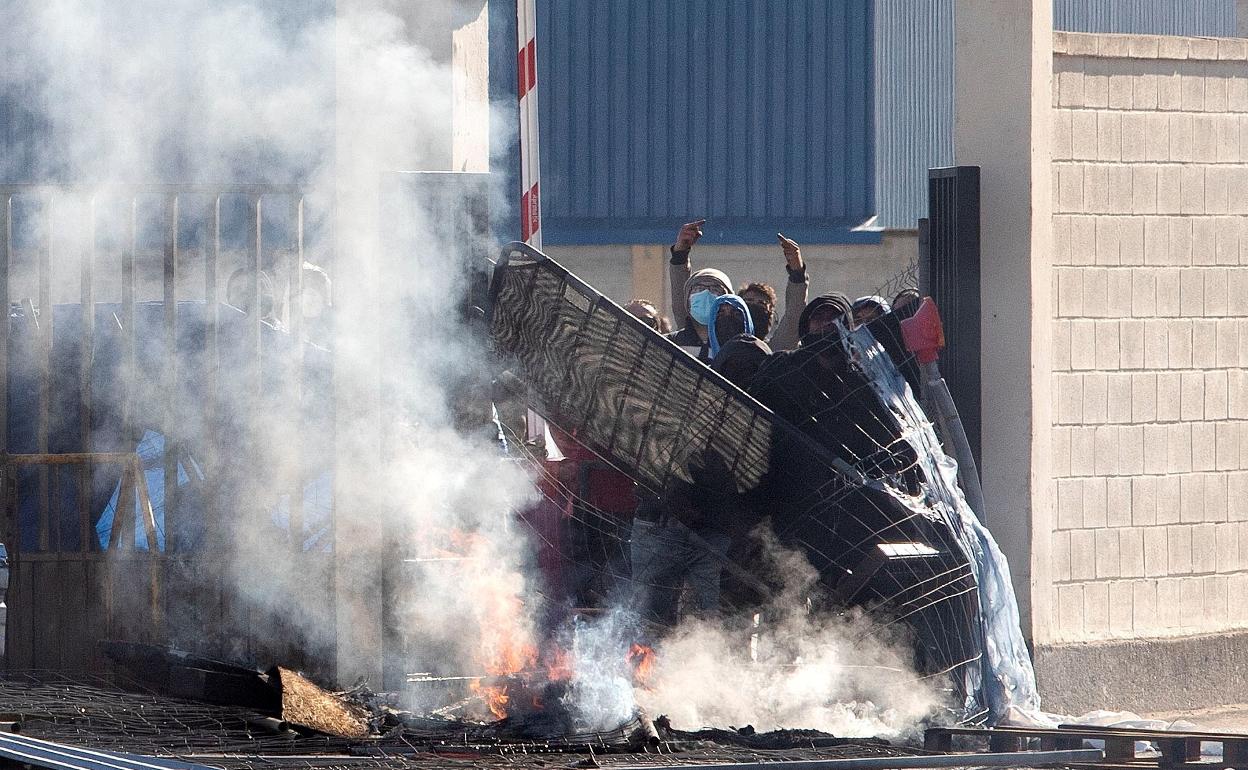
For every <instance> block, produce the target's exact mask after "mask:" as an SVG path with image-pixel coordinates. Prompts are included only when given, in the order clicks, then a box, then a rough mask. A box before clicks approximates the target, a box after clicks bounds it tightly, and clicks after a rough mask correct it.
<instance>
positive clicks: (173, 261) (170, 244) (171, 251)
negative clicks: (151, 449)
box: [140, 193, 182, 554]
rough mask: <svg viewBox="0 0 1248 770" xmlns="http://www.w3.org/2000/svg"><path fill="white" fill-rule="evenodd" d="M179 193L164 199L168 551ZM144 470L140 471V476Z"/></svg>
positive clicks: (169, 542) (174, 464)
mask: <svg viewBox="0 0 1248 770" xmlns="http://www.w3.org/2000/svg"><path fill="white" fill-rule="evenodd" d="M177 295H178V196H177V194H176V193H175V194H172V195H169V196H168V197H166V199H165V251H164V292H163V309H164V319H163V320H164V339H165V351H164V352H165V360H164V362H163V367H162V374H163V376H162V386H163V390H164V404H162V407H163V408H162V413H161V418H162V419H161V422H162V423H163V428H162V430H161V432H162V433H164V434H165V452H164V466H165V550H167V551H171V550H173V540H174V539H173V537H172V533H173V531H174V528H175V527H174V522H175V520H176V519H177V516H178V513H179V511H178V508H179V502H180V501H181V495H180V494H179V493H178V455H179V454H180V450H181V443H182V442H181V439H180V437H179V436H178V435H175V432H176V431H177V428H176V425H177V398H178V296H177ZM141 474H142V471H141V470H140V475H141ZM147 547H148V549H149V551H150V552H151V553H153V554H155V553H157V551H158V549H157V544H156V542H155V541H154V540H152V541H149V542H148V546H147Z"/></svg>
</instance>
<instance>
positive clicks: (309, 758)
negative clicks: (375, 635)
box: [0, 671, 913, 770]
mask: <svg viewBox="0 0 1248 770" xmlns="http://www.w3.org/2000/svg"><path fill="white" fill-rule="evenodd" d="M0 708H2V709H3V710H4V711H3V716H4V718H6V719H12V720H16V721H21V723H22V732H23V734H24V735H28V736H30V737H34V738H42V739H46V740H53V741H58V742H62V743H66V744H69V745H77V746H82V747H84V748H91V749H96V750H103V751H118V752H125V753H132V754H145V755H150V756H162V757H172V758H177V759H180V760H184V761H188V762H194V763H197V764H202V765H209V766H213V767H221V768H227V769H228V770H262V769H263V768H317V769H318V770H332V769H334V768H343V769H344V770H346V769H347V768H394V770H406V768H413V769H416V768H426V767H453V766H458V765H460V764H462V765H463V766H465V767H481V766H504V765H505V766H509V767H516V766H543V765H548V764H549V762H550V755H552V754H554V755H558V754H592V755H594V756H595V757H597V761H599V762H601V763H603V764H628V765H632V766H638V765H653V766H662V765H664V764H674V763H677V762H699V761H701V762H710V761H715V760H719V761H723V760H725V759H732V760H734V761H740V760H759V759H764V758H766V759H796V758H812V757H824V758H826V757H834V756H890V755H898V754H903V753H913V752H911V751H905V750H901V749H897V748H894V747H891V746H888V745H887V744H886V743H884V742H881V741H871V740H866V741H851V740H843V739H836V738H833V737H832V736H829V735H827V734H824V733H818V732H815V731H778V732H775V733H764V734H758V735H754V734H753V733H752V732H749V731H746V732H741V733H737V732H734V731H726V730H716V731H700V732H698V733H684V732H680V731H675V730H671V729H669V728H666V726H664V729H663V732H662V738H663V743H662V746H661V748H659V749H657V750H656V749H655V748H653V747H650V748H649V749H648V752H649V753H643V754H638V753H633V752H634V751H635V750H637V749H638V748H639V746H640V745H641V744H639V742H638V740H637V730H638V729H639V728H640V726H641V723H640V721H639V720H640V719H641V718H642V717H641V716H640V715H638V716H636V717H634V718H633V719H631V720H629V721H626V722H625V723H623V724H621V725H620V726H619V727H618V728H616V729H614V730H609V731H605V732H595V733H580V734H568V735H560V736H550V737H547V738H532V737H529V738H521V737H516V735H515V731H516V729H517V726H516V725H515V724H511V725H509V724H507V723H506V721H504V722H501V723H493V724H482V723H474V722H465V721H459V720H450V719H437V718H429V717H416V716H412V715H406V714H405V715H396V714H390V715H389V718H388V719H387V720H386V725H384V732H383V734H382V735H381V736H380V737H378V738H374V739H368V740H345V739H338V738H332V737H329V736H324V735H307V734H300V733H294V732H286V733H284V734H281V735H276V734H273V732H272V729H273V728H272V724H273V721H272V720H269V721H265V720H264V718H263V717H264V715H262V714H259V713H257V712H254V711H249V710H246V709H238V708H231V707H226V706H213V705H208V704H203V703H195V702H192V701H187V700H182V699H177V698H170V697H166V696H162V695H159V694H157V693H154V692H152V691H151V690H148V689H146V688H144V687H143V686H141V685H140V684H138V683H136V682H133V681H131V680H125V679H118V678H114V679H113V680H110V679H107V678H105V677H102V676H99V675H96V674H90V673H66V672H51V671H24V672H13V673H9V674H5V675H3V676H0ZM656 751H657V753H655V752H656ZM673 752H675V753H673Z"/></svg>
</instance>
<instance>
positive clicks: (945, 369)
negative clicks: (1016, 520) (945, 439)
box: [919, 166, 983, 467]
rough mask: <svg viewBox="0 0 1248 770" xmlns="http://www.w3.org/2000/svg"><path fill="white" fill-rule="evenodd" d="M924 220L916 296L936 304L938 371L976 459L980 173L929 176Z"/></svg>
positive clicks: (943, 171)
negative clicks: (940, 342) (941, 345)
mask: <svg viewBox="0 0 1248 770" xmlns="http://www.w3.org/2000/svg"><path fill="white" fill-rule="evenodd" d="M927 207H928V216H927V218H926V219H925V220H920V223H919V290H920V291H921V292H922V293H923V294H925V295H927V296H930V297H931V298H932V299H934V300H935V301H936V305H937V307H939V308H940V315H941V319H942V320H943V322H944V327H945V350H944V352H943V353H942V354H941V361H940V370H941V373H942V374H943V375H944V377H945V381H946V382H947V383H948V384H949V392H950V393H952V394H953V401H954V403H955V404H956V405H957V407H958V413H959V415H961V417H962V425H963V427H964V428H965V429H966V435H967V439H968V440H969V441H970V445H971V452H972V453H973V454H974V456H975V462H976V464H978V465H979V466H980V467H983V458H982V457H981V455H980V446H981V415H980V352H981V351H980V333H981V332H980V295H979V286H980V253H979V167H978V166H953V167H950V168H933V169H929V170H928V172H927Z"/></svg>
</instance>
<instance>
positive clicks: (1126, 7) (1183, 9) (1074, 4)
mask: <svg viewBox="0 0 1248 770" xmlns="http://www.w3.org/2000/svg"><path fill="white" fill-rule="evenodd" d="M1053 28H1054V29H1063V30H1067V31H1069V32H1118V33H1123V34H1129V33H1135V34H1147V35H1204V36H1210V37H1234V36H1235V0H1053Z"/></svg>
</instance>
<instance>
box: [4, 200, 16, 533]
mask: <svg viewBox="0 0 1248 770" xmlns="http://www.w3.org/2000/svg"><path fill="white" fill-rule="evenodd" d="M12 253H13V196H12V195H4V196H3V197H0V302H2V303H3V305H0V312H2V313H3V315H4V321H3V323H0V386H2V387H3V388H4V393H5V394H6V396H5V397H4V398H0V450H2V451H6V452H7V451H8V449H9V399H8V396H7V394H8V392H9V334H10V326H11V322H10V315H11V314H10V312H9V260H10V258H11V255H12ZM14 531H16V530H14ZM5 534H6V535H8V534H9V533H7V532H6V533H5ZM5 542H7V543H9V544H10V546H9V547H10V548H12V547H13V545H14V544H15V543H14V541H13V540H12V539H8V540H6V541H5Z"/></svg>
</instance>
